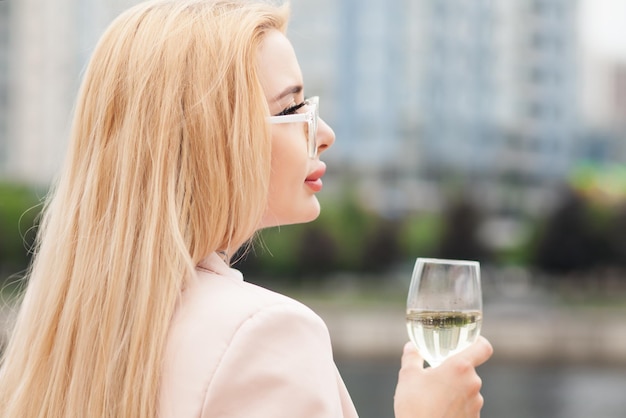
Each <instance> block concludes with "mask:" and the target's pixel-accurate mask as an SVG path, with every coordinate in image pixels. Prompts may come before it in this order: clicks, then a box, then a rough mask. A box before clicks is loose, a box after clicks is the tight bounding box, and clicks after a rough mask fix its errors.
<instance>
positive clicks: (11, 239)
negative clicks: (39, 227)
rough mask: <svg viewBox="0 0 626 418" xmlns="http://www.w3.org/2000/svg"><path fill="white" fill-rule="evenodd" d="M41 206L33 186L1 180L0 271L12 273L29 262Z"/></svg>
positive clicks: (21, 268)
mask: <svg viewBox="0 0 626 418" xmlns="http://www.w3.org/2000/svg"><path fill="white" fill-rule="evenodd" d="M40 209H41V205H40V201H39V198H38V197H37V192H36V191H35V190H34V189H33V188H30V187H27V186H24V185H20V184H10V183H0V272H2V271H4V272H8V273H10V274H12V273H15V272H17V271H20V270H23V269H24V268H26V266H27V265H28V263H29V261H30V256H31V254H30V248H31V247H32V245H33V242H34V239H35V229H36V224H35V222H36V219H37V217H38V215H39V212H40ZM0 279H4V277H0Z"/></svg>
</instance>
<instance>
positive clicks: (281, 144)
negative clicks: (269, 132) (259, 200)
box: [270, 130, 307, 200]
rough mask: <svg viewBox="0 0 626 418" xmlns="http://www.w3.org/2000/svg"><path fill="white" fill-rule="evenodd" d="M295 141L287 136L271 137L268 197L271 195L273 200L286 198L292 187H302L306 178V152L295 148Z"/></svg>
mask: <svg viewBox="0 0 626 418" xmlns="http://www.w3.org/2000/svg"><path fill="white" fill-rule="evenodd" d="M288 131H289V130H288ZM297 139H298V138H292V137H289V136H287V135H274V136H273V137H272V172H271V176H270V197H272V195H273V197H274V199H278V200H280V198H281V197H285V196H287V197H288V196H289V195H291V194H292V193H293V191H294V190H293V188H294V187H300V186H302V184H303V182H304V179H305V178H306V169H307V157H306V155H305V154H306V150H305V147H301V148H299V147H297V145H298V144H297ZM303 157H304V158H303Z"/></svg>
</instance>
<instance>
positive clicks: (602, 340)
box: [304, 300, 626, 366]
mask: <svg viewBox="0 0 626 418" xmlns="http://www.w3.org/2000/svg"><path fill="white" fill-rule="evenodd" d="M304 302H305V303H307V304H308V305H309V306H310V307H311V308H312V309H313V310H315V311H316V312H317V313H318V314H319V315H320V316H321V317H322V318H323V319H324V320H325V321H326V324H327V325H328V329H329V332H330V334H331V338H332V340H333V346H334V350H335V352H336V355H337V356H338V357H343V356H358V357H388V356H398V355H399V354H400V352H401V350H402V346H403V345H404V343H405V342H406V341H408V337H407V331H406V327H405V322H404V309H403V307H402V306H397V305H389V304H379V305H376V304H368V305H365V306H349V307H347V308H346V307H342V306H340V305H339V304H337V303H336V302H328V301H323V300H311V301H307V300H305V301H304ZM625 319H626V309H623V308H615V307H613V308H581V307H545V306H528V307H522V306H517V307H513V306H511V305H501V304H497V305H496V304H488V305H486V306H485V307H484V322H483V328H482V334H483V335H484V336H485V337H487V338H488V339H489V341H490V342H491V343H492V345H493V347H494V356H493V360H496V361H497V360H502V361H518V362H550V363H568V362H576V363H588V364H595V363H598V364H619V365H623V366H626V321H625Z"/></svg>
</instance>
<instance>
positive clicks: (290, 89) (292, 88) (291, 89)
mask: <svg viewBox="0 0 626 418" xmlns="http://www.w3.org/2000/svg"><path fill="white" fill-rule="evenodd" d="M302 89H303V87H302V85H301V84H297V85H295V86H290V87H287V88H286V89H285V90H283V92H282V93H279V94H278V95H277V96H276V97H274V98H273V99H272V100H273V101H274V102H278V101H279V100H281V99H282V98H283V97H285V96H288V95H290V94H298V93H300V92H301V91H302Z"/></svg>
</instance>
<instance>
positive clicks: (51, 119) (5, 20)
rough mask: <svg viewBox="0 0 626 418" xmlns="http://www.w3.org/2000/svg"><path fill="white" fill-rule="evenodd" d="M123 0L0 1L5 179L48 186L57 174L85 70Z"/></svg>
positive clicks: (0, 170) (0, 145) (0, 161)
mask: <svg viewBox="0 0 626 418" xmlns="http://www.w3.org/2000/svg"><path fill="white" fill-rule="evenodd" d="M119 3H121V2H120V1H117V2H116V1H107V2H105V1H104V0H56V1H53V2H50V1H43V0H19V1H11V0H1V1H0V69H1V70H2V71H1V72H0V107H2V112H0V174H1V175H2V176H3V177H5V178H10V179H15V180H19V181H26V182H29V183H33V184H40V185H46V184H48V183H50V181H51V180H52V179H53V178H54V176H55V175H56V174H57V172H58V170H59V168H60V165H61V162H62V160H63V157H64V155H65V150H66V147H67V139H68V133H69V129H70V122H71V112H72V106H73V104H74V99H75V96H76V93H77V90H78V86H79V84H80V77H81V71H82V69H83V67H84V65H85V63H86V60H87V58H88V56H89V54H90V52H91V50H92V49H93V46H94V44H95V41H96V40H97V38H98V37H99V36H100V34H101V32H102V30H103V29H104V27H105V26H106V24H107V23H108V22H109V21H110V19H111V18H112V17H113V16H114V14H115V13H116V12H117V11H119V10H120V9H121V8H122V7H124V6H125V5H124V4H119ZM125 3H126V5H127V4H129V3H130V2H129V1H126V2H125Z"/></svg>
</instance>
